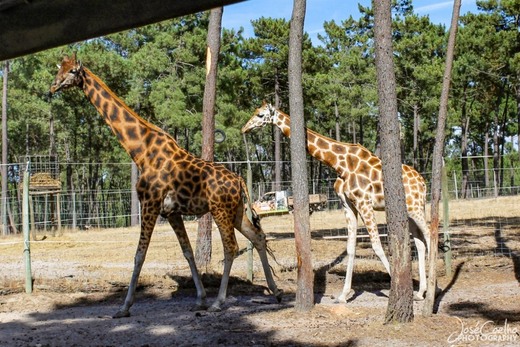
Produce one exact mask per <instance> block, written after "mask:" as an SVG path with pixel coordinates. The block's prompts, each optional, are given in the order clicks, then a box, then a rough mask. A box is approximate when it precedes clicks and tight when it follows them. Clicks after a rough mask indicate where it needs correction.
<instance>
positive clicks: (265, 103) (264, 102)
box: [262, 99, 267, 107]
mask: <svg viewBox="0 0 520 347" xmlns="http://www.w3.org/2000/svg"><path fill="white" fill-rule="evenodd" d="M265 105H267V101H265V99H264V100H262V107H263V106H265Z"/></svg>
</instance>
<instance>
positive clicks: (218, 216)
mask: <svg viewBox="0 0 520 347" xmlns="http://www.w3.org/2000/svg"><path fill="white" fill-rule="evenodd" d="M212 214H213V213H212ZM213 218H214V219H215V223H216V224H217V226H218V229H219V231H220V236H221V238H222V246H223V248H224V271H223V273H222V280H221V282H220V288H219V291H218V295H217V299H216V300H215V301H214V302H213V304H212V305H211V306H210V308H209V309H208V311H210V312H219V311H220V310H221V307H222V304H224V302H225V301H226V295H227V287H228V283H229V276H230V273H231V266H232V265H233V261H234V260H235V257H236V255H237V254H238V243H237V239H236V237H235V230H234V229H233V218H231V217H230V216H228V215H227V214H225V213H215V214H213Z"/></svg>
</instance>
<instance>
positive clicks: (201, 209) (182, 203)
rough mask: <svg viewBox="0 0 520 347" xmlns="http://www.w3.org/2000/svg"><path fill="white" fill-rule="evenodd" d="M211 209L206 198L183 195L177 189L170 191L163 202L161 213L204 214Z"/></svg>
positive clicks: (165, 214) (166, 214)
mask: <svg viewBox="0 0 520 347" xmlns="http://www.w3.org/2000/svg"><path fill="white" fill-rule="evenodd" d="M208 211H209V208H208V203H207V201H206V199H202V198H201V197H199V196H195V197H192V196H182V195H179V194H177V193H176V192H175V191H173V190H171V191H169V192H168V193H167V194H166V196H165V197H164V199H163V201H162V203H161V211H160V215H161V216H163V217H167V216H168V215H170V214H183V215H197V216H200V215H203V214H205V213H206V212H208Z"/></svg>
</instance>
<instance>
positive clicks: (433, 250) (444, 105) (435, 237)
mask: <svg viewBox="0 0 520 347" xmlns="http://www.w3.org/2000/svg"><path fill="white" fill-rule="evenodd" d="M460 3H461V0H455V1H454V3H453V14H452V18H451V27H450V35H449V38H448V49H447V52H446V67H445V69H444V78H443V80H442V91H441V100H440V103H439V119H438V121H437V134H436V136H435V146H434V148H433V163H432V188H431V190H432V201H431V223H430V249H429V250H428V254H429V259H428V289H427V290H426V298H425V301H424V306H423V312H422V313H423V316H430V315H431V314H432V313H433V306H434V303H435V290H436V288H437V269H436V264H437V252H438V243H439V200H440V197H441V172H442V165H443V154H444V140H445V129H446V118H447V116H448V98H449V93H450V81H451V70H452V66H453V56H454V52H455V39H456V37H457V29H458V22H459V12H460Z"/></svg>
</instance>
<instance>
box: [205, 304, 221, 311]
mask: <svg viewBox="0 0 520 347" xmlns="http://www.w3.org/2000/svg"><path fill="white" fill-rule="evenodd" d="M220 311H222V309H221V308H220V306H215V305H211V307H210V308H208V312H220Z"/></svg>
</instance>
